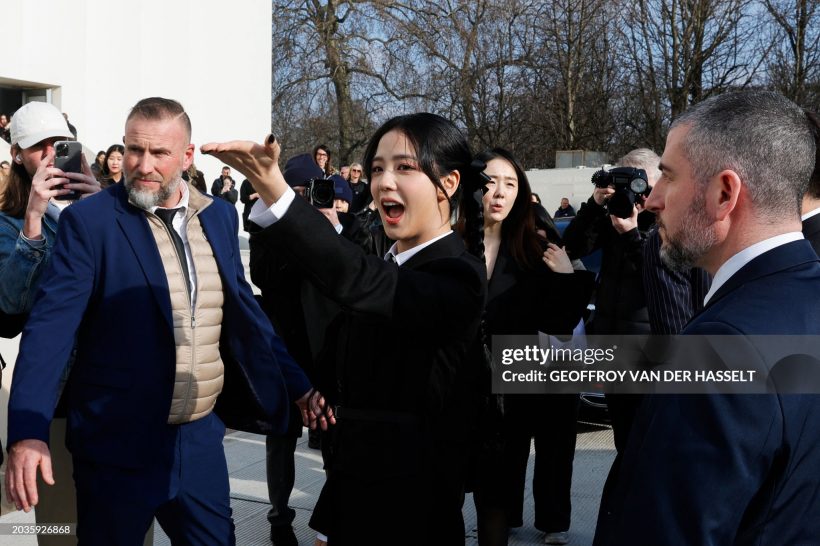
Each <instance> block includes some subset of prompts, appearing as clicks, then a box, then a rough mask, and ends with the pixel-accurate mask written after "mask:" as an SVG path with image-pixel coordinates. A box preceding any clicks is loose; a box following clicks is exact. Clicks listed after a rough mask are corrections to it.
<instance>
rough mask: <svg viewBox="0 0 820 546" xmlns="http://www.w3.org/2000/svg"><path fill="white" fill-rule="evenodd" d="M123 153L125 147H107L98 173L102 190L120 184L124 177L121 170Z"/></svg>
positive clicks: (115, 145) (113, 145) (120, 145)
mask: <svg viewBox="0 0 820 546" xmlns="http://www.w3.org/2000/svg"><path fill="white" fill-rule="evenodd" d="M124 153H125V147H124V146H123V145H122V144H112V145H111V146H109V147H108V150H107V151H106V152H105V159H104V160H103V164H102V171H101V173H100V185H101V186H102V187H103V188H107V187H108V186H111V185H112V184H119V183H120V182H122V177H123V176H124V175H125V174H124V172H123V170H122V158H123V154H124Z"/></svg>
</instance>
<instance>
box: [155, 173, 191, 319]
mask: <svg viewBox="0 0 820 546" xmlns="http://www.w3.org/2000/svg"><path fill="white" fill-rule="evenodd" d="M180 187H181V188H182V197H181V198H180V200H179V203H177V204H176V206H175V207H168V208H170V209H174V210H176V211H177V213H176V214H175V215H174V219H173V220H171V225H172V226H174V231H176V232H177V234H178V235H179V237H180V239H182V246H183V247H185V261H186V262H188V277H189V278H190V280H191V309H194V308H195V306H196V294H197V286H196V269H195V266H194V256H193V254H192V253H191V245H190V243H188V214H187V211H188V200H189V193H188V185H187V184H186V183H185V181H184V180H181V181H180ZM160 208H163V209H164V208H166V207H151V209H150V211H151V213H154V214H155V213H156V210H157V209H160ZM180 212H182V214H180Z"/></svg>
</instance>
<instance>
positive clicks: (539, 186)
mask: <svg viewBox="0 0 820 546" xmlns="http://www.w3.org/2000/svg"><path fill="white" fill-rule="evenodd" d="M608 168H609V166H607V169H608ZM597 170H599V168H594V169H592V168H588V167H577V168H574V169H534V170H531V171H527V180H529V181H530V186H531V187H532V191H533V192H535V193H537V194H538V196H539V197H540V198H541V204H542V205H544V208H545V209H547V212H549V213H550V214H555V211H556V210H558V207H559V206H560V205H561V199H562V198H563V197H566V198H568V199H569V203H570V205H572V206H573V208H575V210H576V211H577V210H578V209H579V208H580V207H581V203H584V202H586V200H587V199H589V198H590V196H591V195H592V190H594V189H595V187H594V186H593V185H592V175H593V174H595V171H597Z"/></svg>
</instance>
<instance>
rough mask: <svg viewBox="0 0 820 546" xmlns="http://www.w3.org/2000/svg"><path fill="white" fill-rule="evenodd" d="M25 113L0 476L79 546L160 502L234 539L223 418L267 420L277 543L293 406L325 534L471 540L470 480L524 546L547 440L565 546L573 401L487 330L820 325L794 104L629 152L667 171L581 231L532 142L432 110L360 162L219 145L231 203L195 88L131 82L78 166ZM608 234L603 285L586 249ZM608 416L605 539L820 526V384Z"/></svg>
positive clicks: (547, 504)
mask: <svg viewBox="0 0 820 546" xmlns="http://www.w3.org/2000/svg"><path fill="white" fill-rule="evenodd" d="M8 126H9V139H10V142H11V145H12V147H11V152H12V157H11V163H10V164H9V165H8V166H9V170H8V172H7V173H5V174H4V177H5V180H4V184H3V186H2V188H1V189H0V278H2V287H0V311H2V315H0V316H2V334H3V335H4V336H14V335H16V334H17V333H19V332H20V331H22V332H23V336H22V339H21V342H20V350H19V356H18V359H17V362H16V365H15V372H14V377H13V379H12V390H11V396H10V401H9V408H8V420H9V435H8V439H7V442H8V443H7V448H8V454H9V457H8V459H9V460H8V470H7V473H6V480H5V493H6V495H7V497H8V499H9V500H11V502H13V503H14V504H15V505H16V506H17V508H18V509H23V510H27V511H28V510H30V509H31V508H33V507H36V510H35V513H36V515H37V520H38V522H41V523H43V524H45V523H49V522H52V523H53V522H65V521H71V522H73V521H76V522H77V529H76V531H77V537H78V539H79V542H80V544H92V545H97V544H99V545H111V544H123V545H126V544H131V545H138V544H150V543H151V536H152V531H151V524H152V521H153V520H154V518H156V520H157V521H158V523H159V524H160V525H161V526H162V528H163V530H164V531H165V532H166V533H167V534H168V536H169V537H170V538H171V541H172V543H174V544H203V545H205V544H207V545H213V544H234V543H235V537H234V523H233V520H232V517H231V508H230V498H229V483H228V471H227V464H226V460H225V454H224V450H223V447H222V439H223V436H224V433H225V429H226V427H229V428H232V429H237V430H245V431H251V432H255V433H259V434H264V435H265V437H266V462H267V465H266V467H267V482H268V483H267V485H268V493H269V496H270V502H271V508H270V511H269V513H268V521H269V523H270V533H271V540H272V542H273V544H275V545H279V546H282V545H294V544H297V540H296V536H295V532H294V529H293V522H294V517H295V512H294V510H293V509H292V508H291V507H289V506H288V499H289V497H290V495H291V492H292V489H293V486H294V476H295V462H294V451H295V447H296V441H297V438H298V437H299V436H300V435H301V434H302V431H303V425H309V427H310V428H311V429H314V430H316V431H318V432H317V434H318V436H317V437H316V441H317V442H318V443H317V445H318V447H319V448H320V449H321V455H322V459H323V462H324V469H325V484H324V487H323V489H322V491H321V494H320V496H319V499H318V501H317V503H316V505H315V507H314V509H313V513H312V517H311V518H310V523H309V525H310V527H311V528H312V529H314V530H315V531H316V534H317V535H316V536H317V538H316V542H317V544H330V545H331V546H332V545H346V544H355V545H363V544H364V545H366V544H377V543H383V542H391V543H396V544H408V545H422V544H463V543H464V541H465V528H464V520H463V517H462V510H463V504H464V498H465V492H468V491H472V492H473V493H474V495H473V499H474V502H475V506H476V514H477V518H478V540H479V543H480V544H482V545H504V544H507V542H508V540H509V532H510V529H511V528H515V527H520V526H521V525H523V516H522V514H523V504H524V502H525V499H524V492H525V489H526V484H525V480H526V466H527V461H528V459H529V453H530V445H531V442H532V440H533V439H534V440H535V470H534V476H533V486H532V490H533V496H534V499H533V500H534V512H535V522H534V524H535V527H536V528H537V529H539V530H540V531H542V532H543V533H544V534H543V540H544V542H545V543H547V544H567V543H569V542H570V541H571V536H570V525H571V519H572V518H571V515H572V514H571V511H572V505H571V495H570V489H571V482H572V471H573V459H574V453H575V442H576V420H577V415H578V407H579V398H578V396H577V395H575V394H500V393H495V392H493V391H492V388H491V383H492V378H493V373H494V369H495V364H494V363H493V362H492V359H491V356H490V354H491V348H492V345H493V336H500V335H521V334H533V335H535V334H538V333H539V332H543V333H547V334H550V335H556V336H564V337H567V336H571V335H572V334H573V332H578V331H580V330H586V332H588V333H594V334H607V335H631V334H662V335H668V334H682V335H708V334H721V335H755V334H790V335H817V334H818V333H820V290H818V287H820V258H818V256H817V253H816V249H817V248H818V245H820V238H819V237H818V233H820V228H818V222H820V174H818V171H820V169H818V168H817V158H818V157H820V155H818V154H819V152H818V142H820V124H819V123H818V120H817V117H816V116H815V115H813V114H811V113H808V112H805V111H803V110H802V109H800V108H799V107H797V106H796V105H794V104H793V103H791V102H790V101H788V100H786V99H785V98H783V97H782V96H780V95H777V94H775V93H770V92H757V91H746V92H738V93H731V94H725V95H720V96H717V97H714V98H712V99H709V100H707V101H704V102H703V103H700V104H698V105H696V106H694V107H692V108H691V109H690V110H689V111H687V112H686V113H684V114H683V115H682V116H680V117H679V118H678V119H677V120H675V121H674V123H673V124H672V127H671V129H670V132H669V136H668V139H667V146H666V149H665V150H663V152H662V156H661V157H659V156H658V155H657V154H656V153H655V152H654V151H652V150H648V149H640V148H639V149H636V150H633V151H632V152H630V153H628V154H627V155H625V156H624V157H622V158H621V159H620V160H619V161H618V166H619V167H624V168H633V169H636V170H637V172H642V173H643V176H644V177H645V181H646V183H647V185H648V186H649V187H651V188H652V189H651V192H649V191H646V192H645V193H643V194H642V195H641V196H639V197H635V202H634V205H633V206H632V208H631V209H629V210H630V211H631V212H629V211H627V213H626V217H624V215H623V214H620V213H616V212H615V211H614V210H611V209H610V205H611V204H612V202H613V197H614V196H615V194H616V191H617V190H616V188H614V187H611V186H610V187H606V186H605V187H597V186H596V187H595V189H594V190H593V191H592V193H591V196H590V198H589V199H588V200H587V201H586V202H585V203H583V205H582V206H580V207H579V209H578V211H577V213H576V211H575V210H573V209H572V207H571V206H570V205H569V201H568V200H562V204H561V208H560V209H559V210H558V211H557V213H556V215H555V216H556V217H560V216H566V217H572V219H571V220H570V222H569V225H568V226H567V227H566V229H565V231H564V232H563V235H561V234H560V233H559V230H558V229H557V228H556V226H555V223H554V222H553V220H552V218H551V216H550V215H549V214H548V213H547V211H546V210H544V208H543V207H542V206H541V205H540V204H539V203H537V202H536V201H537V195H536V194H533V192H532V190H531V187H530V184H529V182H528V180H527V175H526V172H525V168H524V166H523V165H521V163H520V162H519V161H518V160H517V159H516V157H515V155H514V154H513V153H511V152H510V151H509V150H506V149H504V148H502V147H495V148H492V149H488V150H484V151H481V152H479V153H474V151H473V150H471V148H470V146H469V144H468V142H467V140H466V138H465V137H464V135H463V133H462V132H461V131H460V130H459V129H458V128H457V127H456V125H454V124H453V123H452V122H451V121H449V120H446V119H444V118H442V117H440V116H438V115H434V114H428V113H416V114H407V115H401V116H397V117H394V118H391V119H390V120H388V121H387V122H385V123H384V124H383V125H381V126H380V127H379V128H378V129H377V130H376V132H375V133H374V134H373V136H372V137H371V139H370V141H369V142H368V144H367V146H366V149H365V151H364V154H363V157H362V158H361V162H360V163H358V162H357V163H351V164H350V165H345V166H342V167H341V168H340V169H339V170H337V169H336V168H335V167H334V166H333V162H332V156H331V151H330V149H329V148H328V147H327V146H325V145H319V146H316V147H315V148H314V149H313V150H312V151H310V152H308V153H303V154H298V155H296V156H293V157H290V158H280V143H279V142H278V141H277V140H276V139H275V138H274V137H273V136H272V135H271V136H269V137H267V138H266V139H265V141H264V142H262V143H254V142H246V141H231V142H225V143H209V144H205V145H202V146H201V147H200V152H201V153H203V154H208V155H211V156H213V157H215V158H218V159H219V160H220V161H222V163H223V165H224V167H223V168H222V170H221V174H220V176H219V178H217V179H215V180H214V181H213V183H212V184H211V187H210V194H208V193H207V192H206V188H205V177H204V175H203V173H202V172H201V171H199V170H197V169H196V167H195V166H194V164H193V157H194V151H195V149H194V145H193V144H191V142H190V136H191V120H190V118H189V117H188V115H187V113H186V112H185V110H184V108H183V107H182V105H181V104H179V103H178V102H176V101H174V100H170V99H164V98H159V97H152V98H147V99H143V100H141V101H139V102H138V103H137V104H136V105H135V106H134V107H133V108H132V109H131V111H130V113H129V115H128V117H127V119H126V120H125V127H124V135H125V136H124V139H123V144H122V145H112V146H110V147H109V148H108V149H107V150H106V151H105V152H102V151H101V152H100V153H99V154H98V155H97V158H96V161H95V164H94V165H93V166H89V165H88V164H87V163H86V162H85V161H84V160H83V162H82V169H81V171H82V172H65V171H63V170H61V169H58V168H56V167H55V166H54V158H55V152H54V147H55V143H57V142H58V141H61V140H70V139H72V138H73V133H72V131H71V130H70V128H69V126H68V123H67V120H66V119H65V118H64V117H63V116H62V115H61V113H60V112H59V111H58V110H56V109H55V108H54V107H52V106H51V105H48V104H45V103H31V104H27V105H25V106H23V107H22V108H21V109H20V110H18V111H17V112H15V114H14V116H12V118H11V120H10V123H8ZM772 135H777V138H773V137H772ZM280 164H281V165H282V166H283V167H280ZM1 167H2V165H0V168H1ZM234 172H236V173H241V177H243V178H244V180H243V182H242V184H241V185H240V188H239V190H237V189H236V183H235V181H234V178H233V175H232V173H234ZM72 191H73V192H79V193H80V194H81V195H82V197H81V198H80V199H78V200H74V201H70V202H67V201H66V200H65V197H64V196H67V195H68V194H69V193H70V192H72ZM647 196H648V197H647ZM238 200H239V201H240V202H241V203H242V204H243V212H242V214H241V217H242V229H244V230H245V231H247V232H248V233H249V234H250V277H251V280H252V282H253V283H254V284H255V285H256V286H257V287H259V289H260V290H261V296H258V297H254V296H253V293H252V291H251V287H250V285H249V284H248V282H247V281H246V279H245V274H244V271H243V268H242V265H241V261H240V252H239V247H238V232H239V229H240V224H239V218H238V216H239V215H237V214H236V211H235V204H236V203H237V201H238ZM563 201H566V202H563ZM772 219H776V221H773V220H772ZM115 226H116V228H115ZM806 239H809V240H806ZM812 245H814V248H813V247H812ZM598 250H600V251H601V253H602V258H601V268H600V272H599V273H598V274H597V275H595V274H593V273H592V272H589V271H586V270H585V268H584V266H583V263H582V262H581V260H580V259H581V258H583V257H585V256H587V255H589V254H590V253H592V252H595V251H598ZM591 302H594V309H595V310H594V314H593V315H592V316H591V317H589V316H588V315H589V312H588V305H589V304H590V303H591ZM761 354H763V352H762V351H761ZM766 364H767V365H773V364H774V363H773V362H766ZM607 405H608V407H609V412H610V416H611V421H612V427H613V431H614V442H615V448H616V453H617V455H616V458H615V461H614V462H613V464H612V467H611V469H610V471H609V474H608V477H607V479H606V483H605V485H604V489H603V491H602V492H601V505H600V510H599V514H598V522H597V529H596V534H595V539H594V541H595V544H596V545H601V546H603V545H624V544H632V543H637V544H681V545H684V544H771V543H782V544H810V543H813V542H816V540H817V537H820V496H818V495H817V494H816V492H817V491H818V489H820V474H818V472H817V467H818V465H820V395H818V394H811V393H806V394H789V395H785V394H781V393H777V392H774V393H769V394H760V395H724V394H708V395H707V394H704V395H643V396H642V395H634V394H616V395H607ZM590 493H598V492H590ZM112 494H116V496H117V502H111V496H112ZM42 538H43V540H42V543H46V542H45V541H46V540H47V539H45V537H42Z"/></svg>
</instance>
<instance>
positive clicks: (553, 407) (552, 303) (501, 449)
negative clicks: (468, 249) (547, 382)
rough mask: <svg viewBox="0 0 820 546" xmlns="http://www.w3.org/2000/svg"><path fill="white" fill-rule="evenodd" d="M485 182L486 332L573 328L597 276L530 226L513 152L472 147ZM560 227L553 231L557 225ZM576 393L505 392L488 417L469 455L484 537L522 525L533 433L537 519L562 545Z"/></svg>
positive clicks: (493, 540)
mask: <svg viewBox="0 0 820 546" xmlns="http://www.w3.org/2000/svg"><path fill="white" fill-rule="evenodd" d="M478 159H479V160H481V161H482V162H484V163H485V164H486V166H487V168H486V169H485V170H484V174H486V175H487V176H488V177H489V178H490V179H491V182H489V183H488V184H487V187H488V191H487V193H486V194H485V195H484V200H483V205H484V244H485V254H484V257H485V261H486V264H487V276H488V279H489V280H488V294H487V309H486V315H485V330H486V333H487V334H488V335H524V334H533V335H534V334H537V333H538V332H544V333H546V334H552V335H568V334H571V333H572V331H573V329H574V327H575V326H576V325H577V324H578V322H579V320H580V319H581V317H582V315H583V313H584V310H585V309H586V306H587V303H588V302H589V298H590V295H591V293H592V289H593V284H594V276H593V275H592V274H591V273H588V272H585V271H578V272H576V271H573V267H572V264H571V262H570V260H569V257H568V256H567V253H566V252H565V251H564V250H563V249H562V248H561V247H559V246H558V244H555V243H556V242H558V241H553V242H549V241H547V240H546V239H543V238H541V237H540V236H539V235H538V234H537V233H536V220H535V214H534V210H533V202H532V191H531V189H530V184H529V181H528V180H527V176H526V174H525V173H524V168H523V167H522V166H521V164H520V163H519V162H518V160H517V159H516V158H515V157H514V156H513V154H512V153H510V152H509V151H507V150H505V149H503V148H495V149H493V150H490V151H487V152H483V153H481V154H479V155H478ZM556 233H557V232H556ZM578 404H579V398H578V395H577V394H575V395H565V394H508V395H503V403H502V404H498V407H503V412H504V413H503V416H501V415H497V416H496V418H495V419H493V418H491V417H488V418H486V419H484V422H483V423H482V425H483V426H484V435H483V437H484V438H488V439H495V440H496V441H495V442H488V443H487V445H485V446H484V448H483V449H481V450H480V453H479V454H478V457H477V459H476V461H475V469H474V476H473V480H472V481H473V486H474V489H475V495H474V499H475V503H476V512H477V516H478V536H479V543H480V544H482V545H488V544H491V545H503V544H507V540H508V529H509V528H510V527H520V526H521V525H523V504H524V489H525V479H526V470H527V461H528V459H529V454H530V441H531V439H532V437H535V449H536V455H535V469H534V473H533V474H534V475H533V497H534V499H535V527H536V528H537V529H539V530H541V531H544V532H545V533H546V536H545V540H546V543H547V544H566V543H567V541H568V534H567V532H568V530H569V524H570V510H571V504H570V485H571V482H572V461H573V458H574V453H575V421H576V418H577V414H578Z"/></svg>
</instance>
